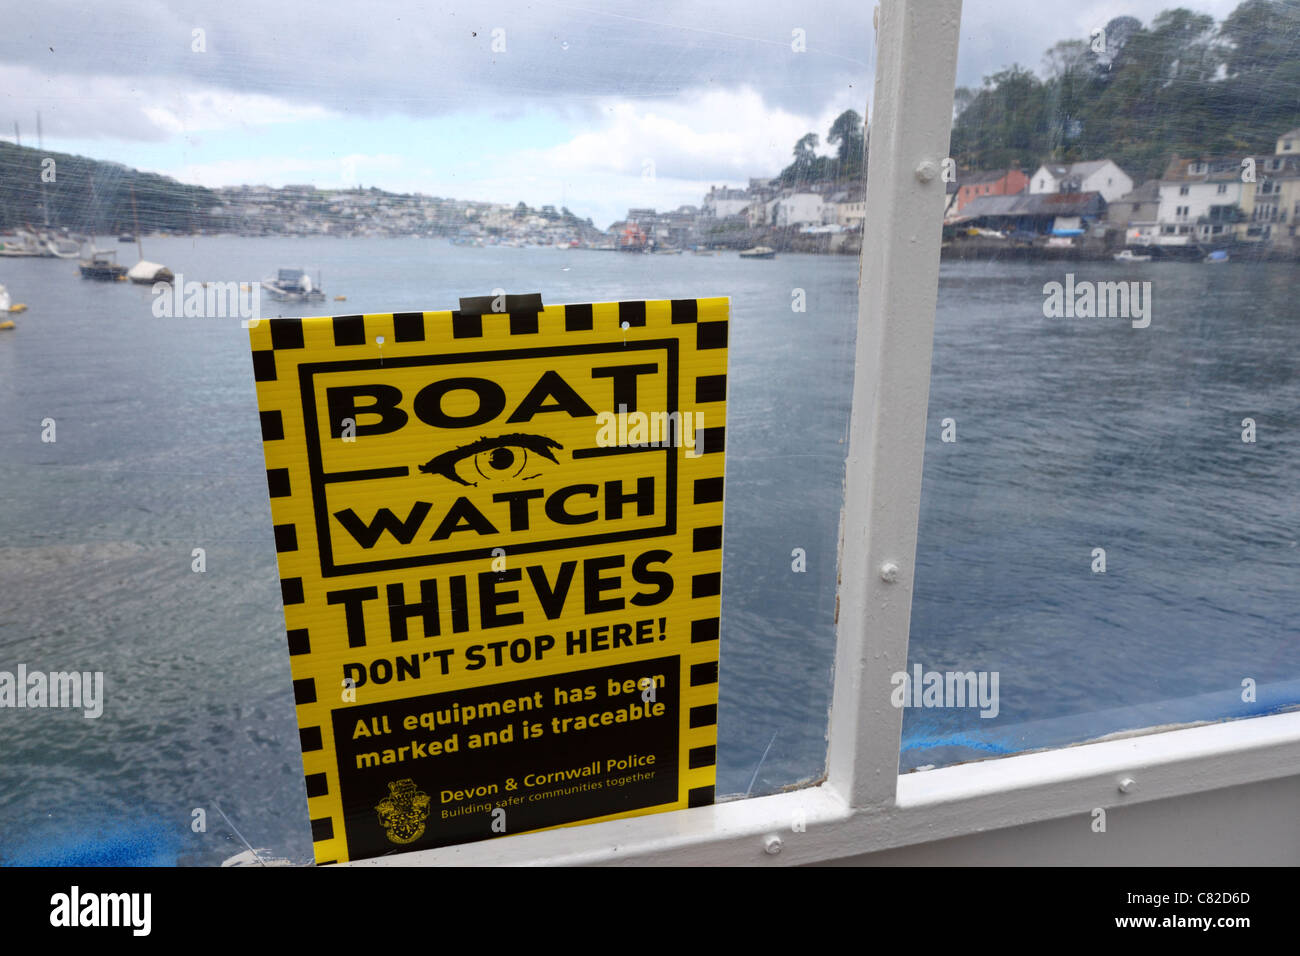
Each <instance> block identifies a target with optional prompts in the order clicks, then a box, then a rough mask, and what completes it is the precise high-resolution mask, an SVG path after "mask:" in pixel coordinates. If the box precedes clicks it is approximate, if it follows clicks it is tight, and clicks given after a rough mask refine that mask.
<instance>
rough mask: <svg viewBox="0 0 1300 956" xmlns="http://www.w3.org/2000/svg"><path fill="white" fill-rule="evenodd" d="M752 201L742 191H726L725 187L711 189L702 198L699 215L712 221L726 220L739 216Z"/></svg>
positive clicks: (751, 198) (744, 191) (745, 192)
mask: <svg viewBox="0 0 1300 956" xmlns="http://www.w3.org/2000/svg"><path fill="white" fill-rule="evenodd" d="M753 201H754V199H753V197H752V196H750V195H749V193H748V191H746V190H744V189H728V188H727V187H726V186H722V187H720V188H719V187H718V186H714V187H712V188H711V189H710V190H709V192H708V194H707V195H706V196H705V197H704V202H703V204H702V206H701V214H702V215H705V216H710V217H712V218H714V219H726V218H727V217H729V216H741V215H744V214H745V210H746V209H747V208H748V207H749V204H750V203H751V202H753Z"/></svg>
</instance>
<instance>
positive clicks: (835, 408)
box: [0, 237, 1300, 864]
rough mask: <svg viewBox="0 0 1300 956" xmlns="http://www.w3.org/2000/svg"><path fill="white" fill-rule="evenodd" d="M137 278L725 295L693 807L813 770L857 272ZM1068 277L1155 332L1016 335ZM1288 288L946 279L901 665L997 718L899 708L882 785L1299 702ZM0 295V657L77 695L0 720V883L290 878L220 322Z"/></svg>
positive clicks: (784, 266)
mask: <svg viewBox="0 0 1300 956" xmlns="http://www.w3.org/2000/svg"><path fill="white" fill-rule="evenodd" d="M104 242H105V240H101V243H104ZM121 248H122V249H123V250H128V248H129V247H126V246H122V247H121ZM146 253H147V256H148V258H150V259H152V260H155V261H161V262H165V263H167V264H168V265H169V266H170V267H171V268H172V269H173V270H174V271H176V272H179V273H182V274H183V275H184V276H185V278H187V279H198V280H215V281H238V282H250V281H256V280H258V279H261V278H263V277H264V276H266V275H269V274H272V273H273V272H274V270H275V269H277V268H279V267H289V266H296V265H301V266H307V267H310V268H312V270H313V271H314V270H315V269H317V268H318V269H319V270H320V273H321V279H322V284H323V286H324V288H325V290H326V292H327V294H328V296H330V297H332V296H334V295H335V294H344V295H346V296H347V301H346V303H333V302H330V301H327V303H326V306H325V307H320V308H318V311H337V312H346V313H357V312H390V311H409V310H420V309H428V310H437V309H446V308H452V307H454V306H455V304H456V302H457V299H458V298H459V297H460V296H462V295H475V294H486V293H488V292H490V291H491V290H492V289H494V288H498V287H500V288H505V289H507V290H508V291H510V292H534V291H535V292H540V293H541V294H542V296H543V300H544V301H545V302H547V303H561V302H591V301H609V300H620V299H638V298H678V297H695V296H712V295H725V296H730V297H731V307H732V332H731V339H730V370H729V372H730V374H729V378H730V397H729V402H730V404H729V408H728V425H727V500H726V519H725V521H726V529H725V549H724V585H723V633H722V644H721V657H722V665H721V681H720V696H721V705H720V710H719V743H718V793H719V794H724V795H725V794H745V793H753V794H761V793H769V792H773V791H775V790H777V789H781V788H782V787H786V786H789V785H792V784H795V783H797V782H800V781H806V780H809V779H812V778H816V777H818V776H819V775H820V774H821V772H822V769H823V765H824V759H825V733H826V714H827V708H828V706H829V701H830V694H829V692H830V682H831V663H832V647H833V642H834V613H835V582H836V551H837V540H838V533H839V530H838V529H839V511H840V504H841V498H842V482H843V474H844V458H845V451H846V444H845V442H846V439H847V426H848V409H849V399H850V393H851V389H852V384H853V347H854V322H855V318H856V308H857V294H858V291H857V261H856V259H851V258H836V257H818V256H801V255H783V256H779V257H778V258H777V259H775V260H772V261H766V262H764V261H752V262H751V261H744V260H740V259H737V258H736V256H735V255H734V254H730V253H728V254H720V255H716V256H691V255H683V256H624V255H615V254H608V253H597V252H588V251H581V250H572V251H560V250H556V249H546V248H537V249H511V248H487V249H473V248H462V247H453V246H451V245H449V244H447V243H446V242H443V241H435V240H416V239H411V240H380V239H373V240H360V241H345V240H308V239H239V238H224V237H214V238H197V239H189V238H170V239H151V240H149V241H148V245H147V249H146ZM133 259H134V253H133V251H130V252H124V255H123V261H125V262H128V263H129V262H131V261H132V260H133ZM1066 271H1072V272H1074V273H1077V278H1078V279H1080V280H1090V281H1103V280H1112V279H1134V280H1143V279H1146V280H1150V281H1151V282H1152V287H1151V289H1152V292H1151V296H1152V298H1151V302H1152V321H1151V324H1150V326H1149V327H1147V328H1144V329H1135V328H1132V326H1131V323H1130V322H1129V321H1127V320H1115V319H1084V318H1078V319H1049V318H1045V317H1044V314H1043V300H1044V296H1043V292H1042V289H1043V285H1044V283H1046V282H1050V281H1062V282H1063V281H1064V279H1065V275H1064V274H1065V272H1066ZM1293 278H1294V270H1293V269H1291V268H1290V267H1288V266H1284V265H1239V264H1236V263H1231V264H1229V265H1227V266H1214V267H1209V266H1203V265H1200V264H1147V265H1128V266H1120V265H1115V264H1110V263H1078V264H1074V265H1070V264H1067V263H1039V264H1027V263H996V262H975V263H953V264H947V263H945V265H944V267H943V271H942V276H941V288H940V296H939V311H938V319H937V330H936V341H935V356H934V365H933V379H932V386H931V403H930V413H929V423H928V426H927V439H926V440H927V446H926V462H925V478H924V485H923V499H922V509H921V510H922V513H921V522H920V546H919V549H918V555H917V574H916V590H915V600H914V604H913V614H912V639H911V649H910V655H909V660H910V662H912V663H914V664H919V665H921V666H922V668H923V669H924V670H931V669H936V670H938V671H962V672H966V671H973V672H985V673H986V674H991V673H993V672H996V674H997V675H998V685H997V686H998V703H997V711H998V712H997V715H996V716H995V717H994V716H990V717H981V716H980V711H979V710H978V709H976V708H973V707H970V706H966V707H947V708H927V707H916V708H913V707H909V708H908V709H907V710H906V711H905V713H904V728H903V754H902V767H903V769H905V770H910V769H913V768H916V767H919V766H924V765H934V764H939V765H942V764H947V763H952V762H957V761H961V760H968V759H973V758H976V757H983V756H989V755H995V754H999V753H1007V752H1013V751H1020V750H1025V749H1033V748H1036V747H1046V746H1060V745H1063V744H1068V743H1074V742H1078V741H1081V740H1085V739H1089V738H1092V737H1095V736H1099V735H1101V734H1106V733H1112V732H1116V731H1122V730H1128V729H1133V728H1138V727H1145V726H1153V725H1157V724H1162V723H1168V722H1182V721H1187V720H1198V719H1199V720H1211V719H1222V718H1225V717H1233V716H1243V715H1246V714H1251V713H1262V712H1268V711H1270V710H1276V709H1279V708H1281V707H1286V706H1290V705H1294V704H1295V703H1297V701H1300V692H1297V687H1296V685H1297V678H1300V637H1298V635H1300V600H1298V596H1297V583H1298V582H1300V547H1297V538H1300V528H1298V527H1297V524H1298V519H1300V506H1298V505H1297V489H1298V487H1300V479H1298V478H1297V476H1298V475H1300V375H1297V369H1296V343H1297V331H1298V330H1300V325H1297V323H1298V322H1300V307H1297V304H1296V299H1295V296H1294V292H1293V288H1294V286H1293ZM0 282H3V283H4V284H5V285H7V286H8V287H9V290H10V292H11V294H12V296H13V299H14V301H15V302H25V303H27V304H28V306H29V311H28V312H27V313H26V314H24V315H20V316H16V317H15V318H16V320H17V322H18V328H17V330H15V331H8V332H0V409H2V410H3V414H0V490H2V491H3V496H2V497H0V670H9V671H13V670H14V669H15V668H16V667H17V665H18V664H26V665H27V666H28V668H30V669H33V670H38V669H39V670H68V669H77V670H90V671H96V670H100V671H103V672H104V673H105V679H106V683H107V690H106V703H105V711H104V716H103V717H101V718H99V719H96V720H88V719H85V718H84V717H83V716H82V715H81V714H80V713H79V712H70V711H26V710H0V860H2V861H4V862H8V863H63V862H81V863H97V862H102V863H132V862H155V863H162V864H170V863H182V864H211V863H215V862H220V860H222V859H224V858H225V857H227V856H230V855H232V854H233V853H235V852H238V851H239V850H241V849H242V848H243V843H242V842H241V839H247V840H248V841H249V842H250V843H252V845H253V846H255V847H259V848H262V847H265V848H269V849H270V850H271V851H272V853H273V854H274V855H276V856H281V857H286V858H288V859H290V860H293V861H295V862H305V861H307V860H309V859H310V858H311V845H310V834H309V830H308V825H307V812H306V800H305V793H304V789H303V781H302V764H301V758H300V755H299V750H298V739H297V732H296V725H295V722H294V707H293V700H292V695H291V693H290V676H289V665H288V658H287V655H286V654H285V653H284V636H283V628H284V621H283V615H282V611H281V605H280V592H279V585H278V577H277V573H276V563H275V548H274V540H273V537H272V535H271V522H270V511H269V507H268V501H267V492H266V484H265V480H264V464H263V459H262V449H261V443H260V433H259V428H258V415H257V408H256V400H255V393H254V388H253V379H252V372H251V365H250V361H249V356H248V341H247V333H246V332H244V331H243V330H241V329H240V328H239V321H238V319H197V318H190V319H185V318H159V317H156V316H155V315H154V314H153V312H152V310H151V302H152V300H151V294H150V291H149V289H148V288H147V287H137V286H131V285H128V284H125V283H121V284H100V283H94V282H88V281H83V280H81V279H79V278H77V272H76V264H75V263H74V262H63V261H57V260H31V259H10V260H0ZM799 290H802V292H800V291H799ZM867 294H870V291H869V290H868V292H867ZM801 297H802V299H803V300H804V302H805V303H806V309H805V310H804V311H796V310H795V308H794V307H793V306H794V305H797V304H798V302H799V300H800V298H801ZM264 307H265V308H264V312H265V314H268V315H273V314H277V312H276V311H275V310H276V308H277V306H276V304H275V303H273V302H269V301H268V302H264ZM285 314H297V313H290V312H286V313H285ZM1245 418H1251V419H1253V420H1254V421H1255V423H1256V436H1255V437H1256V441H1254V442H1251V443H1248V442H1243V441H1242V440H1241V434H1242V430H1243V426H1242V420H1243V419H1245ZM46 419H53V420H54V422H55V427H56V430H57V431H56V437H57V440H56V441H55V442H53V443H50V442H46V441H42V431H43V425H42V422H43V421H44V420H46ZM944 419H951V424H950V425H949V426H947V429H948V437H949V438H953V437H955V440H954V441H944V440H943V438H944V434H943V433H944V429H945V423H944ZM195 548H203V549H204V550H205V553H206V571H205V572H204V573H202V574H198V573H195V572H194V571H193V570H192V569H191V563H192V561H193V558H192V556H191V555H192V551H193V549H195ZM796 548H802V549H804V551H805V553H806V556H807V557H806V570H805V571H803V572H795V571H793V570H792V552H793V551H794V549H796ZM1096 548H1103V549H1105V560H1106V569H1105V572H1104V573H1099V572H1097V571H1095V570H1094V568H1095V567H1096V558H1095V553H1094V549H1096ZM1244 679H1249V680H1251V681H1254V682H1255V684H1256V685H1257V686H1258V688H1259V689H1258V691H1257V693H1256V695H1255V699H1254V700H1249V701H1243V700H1242V697H1243V696H1246V695H1243V692H1242V681H1243V680H1244ZM984 710H985V712H988V711H989V708H987V707H986V708H984ZM199 810H201V811H202V813H201V814H200V813H196V811H199ZM223 815H224V816H223ZM200 824H202V826H201V825H200ZM235 831H238V833H239V834H242V838H241V837H239V836H237V835H236V832H235Z"/></svg>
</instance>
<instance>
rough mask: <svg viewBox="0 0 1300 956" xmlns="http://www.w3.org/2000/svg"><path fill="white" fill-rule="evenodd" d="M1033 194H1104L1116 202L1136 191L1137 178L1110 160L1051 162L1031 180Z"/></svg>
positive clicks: (1030, 188) (1030, 186)
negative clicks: (1135, 182)
mask: <svg viewBox="0 0 1300 956" xmlns="http://www.w3.org/2000/svg"><path fill="white" fill-rule="evenodd" d="M1029 191H1030V192H1031V193H1101V198H1102V199H1104V200H1106V202H1114V201H1115V200H1116V199H1119V198H1120V197H1121V196H1124V195H1127V194H1128V193H1130V192H1132V191H1133V179H1132V178H1131V177H1130V176H1129V174H1128V173H1126V172H1124V170H1122V169H1120V168H1119V167H1118V166H1116V165H1115V164H1114V163H1113V162H1111V161H1110V160H1109V159H1094V160H1090V161H1089V162H1086V163H1070V164H1068V165H1067V164H1060V163H1047V164H1044V165H1042V166H1039V167H1038V169H1037V170H1036V171H1035V172H1034V175H1033V176H1032V177H1030V180H1029Z"/></svg>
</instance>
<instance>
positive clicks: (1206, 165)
mask: <svg viewBox="0 0 1300 956" xmlns="http://www.w3.org/2000/svg"><path fill="white" fill-rule="evenodd" d="M0 145H7V144H0ZM853 145H854V146H856V145H857V144H856V143H854V144H853ZM8 148H9V149H13V148H14V147H8ZM863 149H864V152H865V136H864V137H863ZM33 152H34V151H33ZM78 160H79V161H80V162H82V163H92V164H93V161H88V160H81V159H80V158H78ZM95 165H101V166H104V167H105V168H108V169H112V168H113V167H112V164H95ZM116 170H117V175H116V177H115V178H114V177H112V176H109V175H106V174H105V173H103V172H102V171H101V172H100V174H99V179H100V182H101V183H107V182H109V181H113V185H114V187H115V189H114V191H115V194H121V193H122V192H123V188H122V185H121V182H120V181H119V180H122V179H123V177H124V173H132V174H134V175H135V176H139V177H142V180H144V179H145V177H146V174H140V173H135V172H134V171H128V170H125V167H116ZM796 172H797V171H796ZM854 172H855V173H857V175H855V177H854V180H853V181H850V182H846V181H845V179H844V177H842V176H832V177H830V178H827V179H816V178H813V179H809V178H805V177H799V176H798V175H792V174H791V172H790V170H786V171H785V172H783V173H782V174H781V175H780V176H777V177H772V178H751V179H750V180H749V182H748V183H747V184H746V185H744V186H735V187H733V186H727V185H716V186H713V187H712V188H710V189H709V191H708V192H707V193H706V194H705V195H704V196H703V197H702V199H701V202H700V204H699V205H698V206H696V205H684V206H680V207H678V208H676V209H673V210H665V211H659V210H656V209H653V208H634V209H629V210H628V212H627V215H626V216H625V217H624V218H623V219H621V220H619V221H618V222H615V223H613V224H612V225H611V226H610V227H609V228H608V229H604V230H602V229H599V228H598V227H596V226H595V225H594V224H593V223H592V221H591V219H589V218H588V219H580V218H578V217H577V216H576V215H574V214H573V213H572V212H571V211H570V210H569V209H567V208H565V207H560V208H558V209H557V208H556V207H555V206H553V205H543V206H541V207H540V208H534V207H531V206H528V205H526V204H525V203H523V202H518V203H515V204H513V205H512V204H510V203H492V202H478V201H471V200H461V199H451V198H444V197H439V196H426V195H422V194H419V193H415V194H397V193H390V192H385V191H383V190H381V189H377V188H373V187H372V188H368V189H362V188H356V189H344V190H327V189H318V188H317V187H315V186H312V185H290V186H283V187H279V188H273V187H270V186H234V187H225V188H220V189H215V190H203V189H200V187H184V186H182V185H181V184H176V183H170V181H168V183H170V187H174V188H175V189H186V190H193V191H197V192H198V193H199V194H200V196H199V198H201V199H203V200H206V201H207V202H208V204H207V205H203V206H200V205H199V202H198V201H197V200H196V199H194V198H191V199H190V200H189V203H188V204H189V207H190V209H189V216H188V217H184V218H183V219H182V220H181V221H176V220H175V217H174V216H173V217H171V218H172V221H170V222H167V221H159V218H158V213H159V211H160V209H164V210H166V211H169V212H171V213H174V212H175V209H176V203H174V202H164V203H162V204H161V205H160V204H159V202H158V201H157V184H156V183H150V182H147V181H142V183H141V186H140V192H141V193H142V194H143V196H144V197H145V198H146V201H148V202H149V205H148V207H147V208H148V210H149V217H148V218H149V226H147V227H144V226H142V227H141V231H143V232H146V233H157V232H162V233H168V232H170V233H193V234H234V235H241V236H339V237H349V238H355V237H372V236H383V237H442V238H446V239H448V240H450V241H451V242H453V243H455V244H461V245H470V246H498V245H499V246H568V247H572V248H587V249H602V250H611V251H622V252H645V253H672V252H683V251H687V250H690V251H709V250H723V249H735V250H745V249H752V248H754V247H770V248H771V249H774V250H780V251H796V252H810V253H842V254H856V253H857V252H858V251H859V250H860V248H861V241H862V239H861V237H862V227H863V220H864V216H865V214H866V202H865V189H866V180H865V174H864V172H865V162H864V163H862V164H861V166H858V167H856V168H855V169H854ZM945 173H946V174H945V177H944V178H945V180H946V181H947V190H946V193H947V194H946V199H945V207H944V232H945V243H944V254H945V255H946V256H956V257H968V256H974V257H986V256H1020V257H1027V258H1034V257H1070V256H1080V257H1098V258H1100V257H1109V256H1113V255H1115V254H1116V253H1117V252H1121V251H1123V250H1125V249H1128V250H1129V251H1130V255H1141V256H1151V257H1152V258H1162V257H1192V256H1203V255H1205V254H1206V253H1207V252H1208V251H1211V250H1212V249H1213V248H1217V247H1228V248H1233V249H1234V250H1236V252H1237V253H1238V254H1240V252H1241V251H1242V250H1243V249H1249V248H1251V247H1253V250H1254V252H1255V253H1256V254H1258V255H1260V256H1264V257H1269V258H1295V257H1297V256H1298V255H1300V243H1298V242H1297V235H1296V227H1297V219H1298V218H1300V128H1298V129H1292V130H1290V131H1287V132H1284V133H1282V134H1281V135H1280V136H1278V138H1277V141H1276V146H1275V149H1274V152H1273V153H1272V154H1268V155H1249V156H1215V157H1205V156H1198V157H1194V158H1180V157H1174V158H1173V159H1172V160H1171V161H1170V162H1169V164H1168V166H1167V167H1166V169H1165V170H1164V173H1163V175H1162V176H1160V177H1159V178H1158V179H1151V180H1148V181H1146V182H1143V183H1140V184H1138V183H1135V182H1134V179H1133V177H1132V176H1131V175H1129V173H1128V172H1126V171H1125V170H1124V169H1123V168H1121V167H1120V166H1119V164H1117V163H1116V162H1114V161H1113V160H1111V159H1108V158H1099V159H1094V160H1088V161H1083V162H1073V163H1055V162H1050V161H1049V162H1045V163H1042V164H1041V165H1039V166H1038V167H1037V168H1036V169H1033V170H1026V169H1022V168H1020V166H1019V165H1017V164H1013V165H1011V166H1009V167H1008V168H1005V169H997V170H976V169H959V168H957V167H956V166H955V165H951V166H950V167H949V168H948V169H946V171H945ZM153 178H154V179H159V178H160V177H153ZM93 179H94V176H93V175H92V176H91V181H92V187H91V188H92V191H93V189H94V188H95V187H93ZM791 180H793V182H791ZM151 187H152V188H153V192H152V193H151V192H150V189H151ZM130 189H131V190H132V192H134V191H135V187H134V186H131V187H130ZM49 192H53V190H50V191H49ZM47 194H48V193H47ZM28 198H29V202H30V204H31V208H28V209H26V210H23V211H22V212H20V213H18V214H17V215H15V214H14V212H13V210H12V207H11V208H10V210H9V212H8V214H7V215H6V217H5V218H7V219H8V220H9V221H10V224H15V220H16V221H17V222H18V223H21V224H22V227H25V228H27V229H32V228H35V226H34V224H33V222H32V220H33V219H36V220H37V221H38V222H40V221H41V219H42V217H45V218H48V213H47V212H46V211H45V209H43V208H42V205H41V199H40V196H39V194H38V193H37V192H36V191H34V190H29V191H28ZM132 198H134V196H133V197H132ZM115 202H116V204H117V207H118V208H117V211H116V212H115V213H113V214H112V216H111V221H109V222H107V223H106V225H107V226H108V227H109V228H107V229H102V230H101V231H104V232H132V231H134V230H135V226H136V224H137V223H139V222H140V221H141V218H143V217H142V216H141V213H140V204H139V203H137V204H136V206H135V208H134V209H131V210H130V212H131V215H132V216H133V218H127V212H128V209H130V207H129V206H126V205H124V204H123V203H122V202H121V197H120V195H118V196H117V199H116V200H115ZM101 215H102V213H101ZM63 218H65V221H66V217H63ZM186 218H187V219H188V220H189V222H186V221H185V219H186ZM190 223H192V224H193V226H194V228H187V226H188V225H189V224H190ZM58 228H59V227H58V226H57V225H51V227H50V229H51V231H55V230H58ZM67 228H68V227H67V226H66V225H64V226H63V231H64V232H67ZM18 231H19V232H20V233H21V232H22V228H20V229H19V230H18ZM10 233H11V234H12V230H10ZM9 245H10V246H12V245H13V243H12V242H11V243H9ZM4 246H5V242H4V237H3V236H0V253H3V252H4Z"/></svg>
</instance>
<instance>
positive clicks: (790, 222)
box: [701, 179, 866, 231]
mask: <svg viewBox="0 0 1300 956" xmlns="http://www.w3.org/2000/svg"><path fill="white" fill-rule="evenodd" d="M701 212H702V214H703V216H704V217H705V218H711V219H714V220H725V219H733V220H735V219H743V220H744V221H745V224H746V225H747V226H748V227H749V228H750V229H758V228H761V227H764V226H772V227H776V228H781V229H788V228H801V229H807V230H816V231H838V230H845V231H851V230H855V229H858V228H859V227H861V225H862V220H863V218H864V216H865V213H866V196H865V194H864V191H863V189H862V188H861V187H858V188H856V189H846V188H844V187H843V185H837V184H834V183H815V184H810V185H808V186H807V187H805V188H804V189H793V188H791V187H788V186H787V187H782V186H780V184H779V182H778V181H777V180H775V179H751V180H750V181H749V186H748V188H746V189H732V188H729V187H726V186H721V187H719V186H714V187H712V188H711V189H710V190H709V192H708V194H707V195H706V196H705V197H704V203H703V205H702V207H701ZM825 227H833V228H832V229H830V230H828V229H826V228H825Z"/></svg>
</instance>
